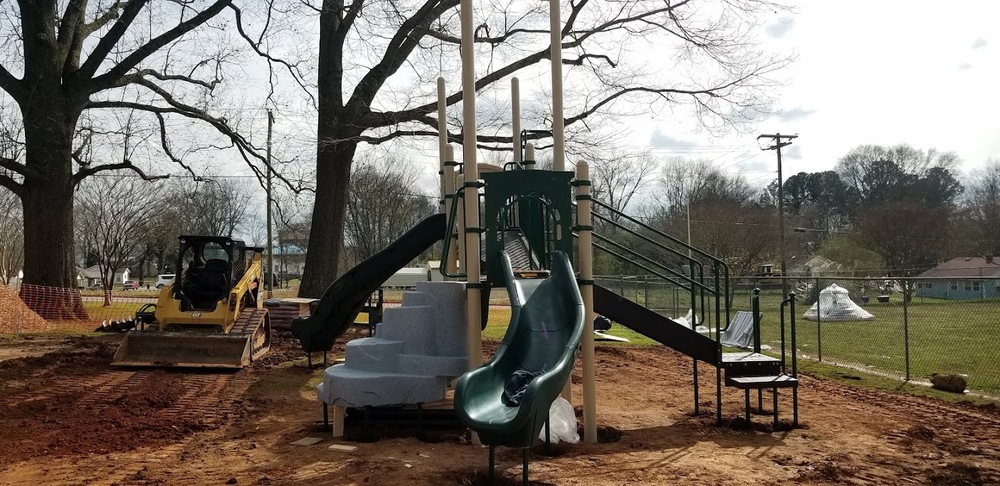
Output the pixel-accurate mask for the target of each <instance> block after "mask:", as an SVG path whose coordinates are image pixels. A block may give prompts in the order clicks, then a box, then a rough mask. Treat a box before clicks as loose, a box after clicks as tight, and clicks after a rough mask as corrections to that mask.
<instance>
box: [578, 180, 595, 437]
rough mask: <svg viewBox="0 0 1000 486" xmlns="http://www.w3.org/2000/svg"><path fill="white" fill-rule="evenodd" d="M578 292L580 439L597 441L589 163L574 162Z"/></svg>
mask: <svg viewBox="0 0 1000 486" xmlns="http://www.w3.org/2000/svg"><path fill="white" fill-rule="evenodd" d="M576 182H577V189H576V190H577V204H576V210H577V217H576V220H577V224H578V225H580V230H579V231H578V233H579V250H578V255H577V258H579V260H578V262H579V267H580V294H581V296H582V297H583V307H584V316H585V317H584V327H583V353H582V354H583V439H584V441H586V442H597V384H596V382H597V368H596V366H595V364H594V251H593V229H592V226H591V225H593V220H592V217H591V202H590V165H589V164H587V162H586V161H581V162H580V163H578V164H577V165H576Z"/></svg>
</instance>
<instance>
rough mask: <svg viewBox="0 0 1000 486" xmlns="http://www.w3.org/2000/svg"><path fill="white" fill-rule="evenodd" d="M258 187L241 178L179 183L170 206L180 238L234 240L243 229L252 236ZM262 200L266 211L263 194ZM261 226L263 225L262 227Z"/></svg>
mask: <svg viewBox="0 0 1000 486" xmlns="http://www.w3.org/2000/svg"><path fill="white" fill-rule="evenodd" d="M259 190H260V188H259V187H255V186H253V185H251V184H249V181H246V180H243V179H238V178H222V177H220V178H211V177H204V178H198V179H196V180H195V181H193V182H192V181H191V180H190V179H178V180H176V181H174V184H172V186H171V194H170V201H169V206H170V207H171V208H172V210H173V211H174V213H175V216H174V219H175V220H176V222H177V225H178V235H179V234H197V235H213V236H233V235H234V234H235V233H237V232H238V231H239V230H241V229H244V228H246V229H248V230H249V232H251V233H252V232H253V231H254V229H253V228H251V226H252V225H260V223H261V222H260V221H257V220H254V221H251V220H250V211H251V210H252V209H256V208H255V207H254V206H253V205H251V202H252V201H254V197H253V195H254V191H259ZM260 196H261V197H260V198H259V201H260V204H261V207H260V209H261V210H263V209H264V208H263V203H264V199H263V194H261V195H260ZM261 226H262V225H261Z"/></svg>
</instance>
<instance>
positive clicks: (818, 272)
mask: <svg viewBox="0 0 1000 486" xmlns="http://www.w3.org/2000/svg"><path fill="white" fill-rule="evenodd" d="M843 271H844V266H843V265H841V264H839V263H837V262H835V261H833V260H830V259H829V258H826V257H823V256H820V255H813V257H812V258H810V259H809V260H808V261H806V262H805V263H803V264H801V265H799V266H797V267H794V268H792V271H791V272H790V274H791V275H795V276H800V277H804V276H808V277H822V276H827V275H836V274H838V273H840V272H843Z"/></svg>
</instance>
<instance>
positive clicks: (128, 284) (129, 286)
mask: <svg viewBox="0 0 1000 486" xmlns="http://www.w3.org/2000/svg"><path fill="white" fill-rule="evenodd" d="M138 289H139V281H138V280H126V281H125V283H123V284H122V290H138Z"/></svg>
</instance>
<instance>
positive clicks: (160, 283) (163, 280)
mask: <svg viewBox="0 0 1000 486" xmlns="http://www.w3.org/2000/svg"><path fill="white" fill-rule="evenodd" d="M173 283H174V274H172V273H164V274H163V275H157V276H156V288H158V289H162V288H163V287H164V286H166V285H172V284H173Z"/></svg>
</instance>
